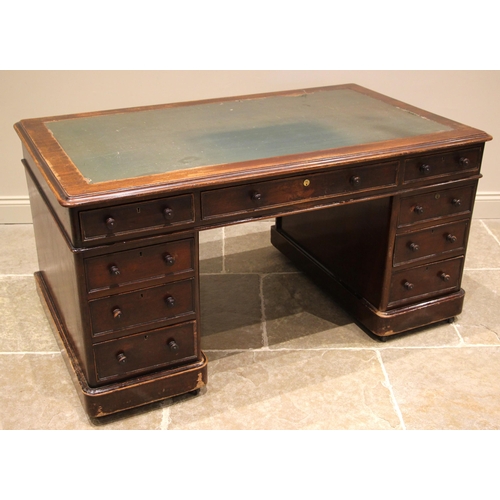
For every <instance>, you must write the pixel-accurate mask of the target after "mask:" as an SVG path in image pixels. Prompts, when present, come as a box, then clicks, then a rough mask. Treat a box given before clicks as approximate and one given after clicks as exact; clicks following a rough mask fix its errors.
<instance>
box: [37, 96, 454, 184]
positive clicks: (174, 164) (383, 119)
mask: <svg viewBox="0 0 500 500" xmlns="http://www.w3.org/2000/svg"><path fill="white" fill-rule="evenodd" d="M45 125H46V127H47V128H48V129H49V130H50V131H51V132H52V134H53V135H54V137H55V139H56V140H57V141H58V143H59V144H60V145H61V147H62V148H63V149H64V150H65V152H66V154H67V155H68V156H69V157H70V158H71V160H72V161H73V163H74V164H75V165H76V167H77V168H78V169H79V171H80V172H81V174H82V175H83V176H84V177H85V178H86V179H87V181H88V182H90V183H97V182H103V181H110V180H120V179H126V178H130V177H139V176H143V175H149V174H158V173H164V172H169V171H174V170H182V169H189V168H192V167H200V166H206V165H218V164H226V163H237V162H242V161H246V160H256V159H262V158H272V157H276V156H282V155H292V154H297V153H307V152H312V151H322V150H328V149H335V148H338V147H344V146H354V145H359V144H365V143H372V142H379V141H385V140H391V139H400V138H405V137H413V136H417V135H423V134H430V133H435V132H441V131H446V130H451V128H450V127H448V126H446V125H443V124H441V123H438V122H435V121H432V120H429V119H428V118H423V117H421V116H418V115H417V114H414V113H411V112H409V111H407V110H404V109H401V108H398V107H394V106H391V105H390V104H388V103H385V102H383V101H380V100H378V99H375V98H372V97H369V96H367V95H364V94H361V93H358V92H356V91H354V90H349V89H333V90H318V91H315V92H312V93H304V94H299V95H293V96H291V95H288V96H272V97H266V98H252V99H242V100H234V101H224V102H215V103H201V104H195V105H188V106H179V107H170V108H161V109H153V110H142V111H128V112H117V113H113V114H107V115H97V116H89V117H80V118H70V119H64V120H59V121H52V122H46V123H45Z"/></svg>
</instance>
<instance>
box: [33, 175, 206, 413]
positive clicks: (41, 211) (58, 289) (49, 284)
mask: <svg viewBox="0 0 500 500" xmlns="http://www.w3.org/2000/svg"><path fill="white" fill-rule="evenodd" d="M27 177H28V186H29V190H30V203H31V208H32V214H33V226H34V231H35V240H36V245H37V253H38V260H39V269H40V271H38V272H37V273H35V280H36V285H37V290H38V293H39V296H40V299H41V302H42V305H43V306H44V309H45V312H46V314H47V317H48V319H49V321H50V323H51V326H52V329H53V331H54V334H55V336H56V339H57V341H58V343H59V347H60V349H61V352H62V353H63V356H64V359H65V361H66V365H67V368H68V370H69V372H70V374H71V376H72V379H73V382H74V384H75V387H76V389H77V392H78V395H79V397H80V399H81V402H82V405H83V407H84V408H85V410H86V412H87V413H88V415H89V416H90V417H94V418H95V417H103V416H106V415H110V414H113V413H117V412H120V411H124V410H128V409H132V408H135V407H138V406H142V405H146V404H149V403H153V402H156V401H160V400H163V399H167V398H170V397H173V396H177V395H180V394H185V393H190V392H194V391H197V390H198V389H200V388H201V387H203V386H204V385H206V383H207V359H206V357H205V355H204V353H203V352H202V351H201V349H200V336H199V328H198V325H199V284H198V282H199V279H198V238H197V234H196V232H194V231H192V230H184V231H178V232H173V233H170V232H169V231H168V228H166V229H165V231H158V232H157V234H153V235H149V236H147V237H142V238H137V237H135V238H133V237H132V238H128V239H127V240H125V239H124V240H122V241H115V242H113V243H111V244H102V243H101V244H99V245H96V246H93V247H89V248H74V247H73V246H72V244H71V243H72V241H71V238H70V237H69V236H68V234H67V232H66V231H65V229H64V227H63V224H62V223H61V222H60V221H59V219H58V214H56V213H55V210H54V208H53V206H52V205H51V203H50V202H49V200H48V199H47V197H46V194H45V193H44V190H43V189H42V187H41V186H40V184H39V183H38V181H37V180H36V179H35V178H34V176H33V175H32V174H31V172H30V171H29V170H28V176H27ZM73 220H75V218H73Z"/></svg>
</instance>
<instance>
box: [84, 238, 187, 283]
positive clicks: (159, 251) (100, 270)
mask: <svg viewBox="0 0 500 500" xmlns="http://www.w3.org/2000/svg"><path fill="white" fill-rule="evenodd" d="M193 248H194V239H193V238H189V239H185V240H179V241H171V242H168V243H162V244H159V245H151V246H147V247H141V248H136V249H134V250H126V251H122V252H113V253H109V254H105V255H100V256H99V257H92V258H89V259H86V260H85V270H86V277H87V290H88V291H89V292H92V291H96V290H105V289H111V288H114V287H119V286H123V285H126V284H129V283H137V282H141V281H145V280H148V279H153V278H161V277H164V276H175V275H179V274H182V273H185V272H189V271H193V270H194V262H193Z"/></svg>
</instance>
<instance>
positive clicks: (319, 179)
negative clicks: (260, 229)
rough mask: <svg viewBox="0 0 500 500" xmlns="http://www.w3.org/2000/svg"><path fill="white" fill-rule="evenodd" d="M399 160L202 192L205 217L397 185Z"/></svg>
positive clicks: (203, 215)
mask: <svg viewBox="0 0 500 500" xmlns="http://www.w3.org/2000/svg"><path fill="white" fill-rule="evenodd" d="M398 165H399V162H388V163H382V164H377V165H371V166H364V167H351V168H344V169H340V170H332V171H330V172H324V173H318V174H304V175H302V176H296V177H291V178H288V179H281V180H274V181H267V182H256V183H252V184H244V185H241V186H234V187H228V188H222V189H214V190H212V191H205V192H203V193H201V211H202V217H203V219H210V218H212V217H221V216H224V215H230V214H236V213H240V212H246V211H253V210H262V209H265V208H269V207H273V206H276V205H287V204H292V203H297V202H300V201H307V200H313V199H315V198H321V197H326V196H331V195H336V194H338V195H341V194H348V193H355V192H362V191H368V190H373V189H380V188H384V187H390V186H395V185H396V181H397V170H398Z"/></svg>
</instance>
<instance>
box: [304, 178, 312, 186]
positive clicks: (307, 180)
mask: <svg viewBox="0 0 500 500" xmlns="http://www.w3.org/2000/svg"><path fill="white" fill-rule="evenodd" d="M309 184H311V181H310V180H309V179H306V180H305V181H304V186H305V187H307V186H309Z"/></svg>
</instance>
